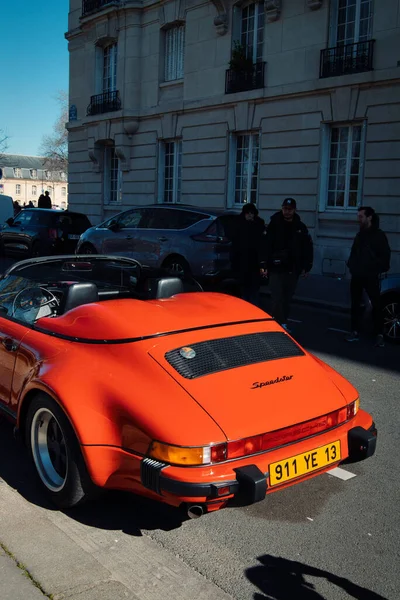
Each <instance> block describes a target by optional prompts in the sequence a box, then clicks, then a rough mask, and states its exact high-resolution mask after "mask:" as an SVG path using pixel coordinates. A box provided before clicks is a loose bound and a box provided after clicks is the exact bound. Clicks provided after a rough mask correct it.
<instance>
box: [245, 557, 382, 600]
mask: <svg viewBox="0 0 400 600" xmlns="http://www.w3.org/2000/svg"><path fill="white" fill-rule="evenodd" d="M257 560H259V561H260V563H261V565H257V566H255V567H251V568H249V569H247V570H246V571H245V573H246V577H247V578H248V580H249V581H250V582H251V583H252V584H253V585H255V586H256V587H258V589H259V590H260V591H261V592H262V594H260V593H259V592H256V593H255V594H254V600H326V599H325V598H324V596H322V595H321V594H320V593H319V592H317V590H316V589H315V586H314V584H313V583H310V582H308V581H307V580H306V579H305V576H306V575H308V576H310V577H321V578H324V579H325V580H326V581H328V582H329V583H331V584H333V585H336V586H338V587H340V588H342V590H344V591H345V592H347V593H348V595H349V596H350V597H353V598H356V600H387V598H385V597H384V596H381V595H380V594H376V593H375V592H371V591H370V590H367V589H366V588H363V587H361V586H359V585H357V584H355V583H352V582H351V581H349V580H348V579H346V578H344V577H338V576H337V575H334V574H333V573H329V571H324V570H322V569H317V568H315V567H311V566H310V565H306V564H304V563H301V562H297V561H293V560H288V559H286V558H281V557H279V556H271V555H269V554H264V555H263V556H260V557H258V559H257Z"/></svg>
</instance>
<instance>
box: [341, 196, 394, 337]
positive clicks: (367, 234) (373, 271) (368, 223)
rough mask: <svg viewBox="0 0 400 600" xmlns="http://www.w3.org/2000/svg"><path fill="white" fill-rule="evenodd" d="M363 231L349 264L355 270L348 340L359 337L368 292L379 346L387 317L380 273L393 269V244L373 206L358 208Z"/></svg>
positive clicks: (355, 242) (350, 268) (351, 270)
mask: <svg viewBox="0 0 400 600" xmlns="http://www.w3.org/2000/svg"><path fill="white" fill-rule="evenodd" d="M357 216H358V222H359V225H360V230H359V232H358V233H357V235H356V237H355V238H354V242H353V246H352V248H351V252H350V258H349V260H348V262H347V266H348V268H349V270H350V273H351V283H350V293H351V329H352V333H351V335H350V336H348V337H347V338H346V339H347V341H348V342H357V341H358V340H359V331H360V320H361V307H360V305H361V299H362V294H363V290H365V291H366V293H367V294H368V297H369V299H370V301H371V305H372V319H373V324H374V335H375V336H376V342H375V345H376V346H380V347H382V346H384V340H383V320H382V312H381V307H380V275H381V274H382V273H385V272H386V271H388V270H389V269H390V247H389V243H388V240H387V237H386V235H385V234H384V233H383V231H382V230H381V229H379V217H378V215H377V214H376V213H375V211H374V209H373V208H371V207H370V206H361V207H360V208H359V209H358V215H357Z"/></svg>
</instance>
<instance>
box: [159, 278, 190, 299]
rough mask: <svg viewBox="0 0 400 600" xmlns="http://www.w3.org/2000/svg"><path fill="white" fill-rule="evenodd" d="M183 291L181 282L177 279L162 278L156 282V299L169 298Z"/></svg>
mask: <svg viewBox="0 0 400 600" xmlns="http://www.w3.org/2000/svg"><path fill="white" fill-rule="evenodd" d="M183 291H184V289H183V283H182V280H181V279H179V278H178V277H164V278H162V279H159V280H158V282H157V292H156V298H159V299H161V298H171V296H175V294H181V293H182V292H183Z"/></svg>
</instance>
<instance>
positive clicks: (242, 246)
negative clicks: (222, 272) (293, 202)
mask: <svg viewBox="0 0 400 600" xmlns="http://www.w3.org/2000/svg"><path fill="white" fill-rule="evenodd" d="M264 234H265V223H264V221H263V219H261V217H259V216H258V210H257V208H256V207H255V205H254V204H252V203H251V202H250V203H248V204H245V205H244V206H243V208H242V212H241V214H240V216H239V217H238V225H237V229H236V232H235V234H234V236H233V239H232V247H231V265H232V270H233V271H234V273H235V274H236V277H237V278H238V281H239V285H240V294H241V297H242V298H243V300H246V301H247V302H250V303H251V304H255V305H256V306H258V305H259V295H260V280H261V275H260V266H261V247H262V238H263V235H264Z"/></svg>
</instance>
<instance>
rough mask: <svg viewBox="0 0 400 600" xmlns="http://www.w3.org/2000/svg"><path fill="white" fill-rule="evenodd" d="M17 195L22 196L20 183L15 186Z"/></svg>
mask: <svg viewBox="0 0 400 600" xmlns="http://www.w3.org/2000/svg"><path fill="white" fill-rule="evenodd" d="M15 193H16V194H17V196H20V195H21V185H20V184H19V183H17V185H16V186H15Z"/></svg>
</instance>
